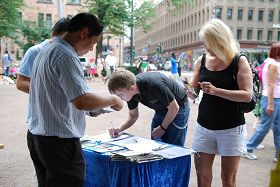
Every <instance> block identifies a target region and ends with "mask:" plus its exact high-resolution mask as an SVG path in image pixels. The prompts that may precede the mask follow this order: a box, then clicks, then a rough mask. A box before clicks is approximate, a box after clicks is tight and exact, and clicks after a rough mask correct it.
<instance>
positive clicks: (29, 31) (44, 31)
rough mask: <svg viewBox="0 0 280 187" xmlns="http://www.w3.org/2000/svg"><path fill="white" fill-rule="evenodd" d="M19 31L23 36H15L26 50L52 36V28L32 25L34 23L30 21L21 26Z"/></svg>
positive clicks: (16, 40) (17, 41)
mask: <svg viewBox="0 0 280 187" xmlns="http://www.w3.org/2000/svg"><path fill="white" fill-rule="evenodd" d="M19 33H20V36H21V37H17V35H16V36H15V37H13V38H14V40H15V42H16V43H17V44H18V45H19V46H20V47H21V48H22V49H23V51H24V52H26V50H27V49H28V48H30V47H31V46H33V45H35V44H38V43H40V42H42V41H43V40H44V39H46V38H50V37H51V29H49V28H46V27H44V26H32V24H28V23H24V24H21V25H20V26H19Z"/></svg>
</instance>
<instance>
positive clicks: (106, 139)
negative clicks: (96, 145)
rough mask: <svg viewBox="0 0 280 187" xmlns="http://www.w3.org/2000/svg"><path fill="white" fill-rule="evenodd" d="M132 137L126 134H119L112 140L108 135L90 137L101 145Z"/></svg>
mask: <svg viewBox="0 0 280 187" xmlns="http://www.w3.org/2000/svg"><path fill="white" fill-rule="evenodd" d="M131 136H132V135H130V134H127V133H121V134H119V135H118V136H116V137H114V138H112V137H111V136H110V135H109V133H103V134H99V135H95V136H92V137H93V138H94V139H95V140H97V141H100V142H102V143H104V142H112V141H116V140H121V139H125V138H128V137H131Z"/></svg>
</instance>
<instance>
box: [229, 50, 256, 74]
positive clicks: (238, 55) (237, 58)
mask: <svg viewBox="0 0 280 187" xmlns="http://www.w3.org/2000/svg"><path fill="white" fill-rule="evenodd" d="M241 56H245V57H246V59H247V61H248V62H249V60H248V58H247V56H246V55H245V54H243V53H237V54H236V55H235V56H234V58H233V60H232V63H233V70H232V71H233V72H232V75H233V79H234V80H237V73H238V63H239V59H240V57H241ZM249 65H250V66H251V64H249ZM251 69H252V67H251Z"/></svg>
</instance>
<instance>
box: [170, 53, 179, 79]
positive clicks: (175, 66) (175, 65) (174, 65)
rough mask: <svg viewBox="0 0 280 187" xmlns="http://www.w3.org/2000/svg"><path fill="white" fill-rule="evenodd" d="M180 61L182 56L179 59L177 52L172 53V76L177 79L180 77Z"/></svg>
mask: <svg viewBox="0 0 280 187" xmlns="http://www.w3.org/2000/svg"><path fill="white" fill-rule="evenodd" d="M179 61H180V58H179V59H178V60H177V59H176V56H175V53H171V74H172V78H174V79H175V80H177V78H178V62H179Z"/></svg>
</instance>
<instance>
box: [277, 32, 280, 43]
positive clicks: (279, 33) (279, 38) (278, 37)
mask: <svg viewBox="0 0 280 187" xmlns="http://www.w3.org/2000/svg"><path fill="white" fill-rule="evenodd" d="M277 41H278V42H279V41H280V31H278V34H277Z"/></svg>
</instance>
